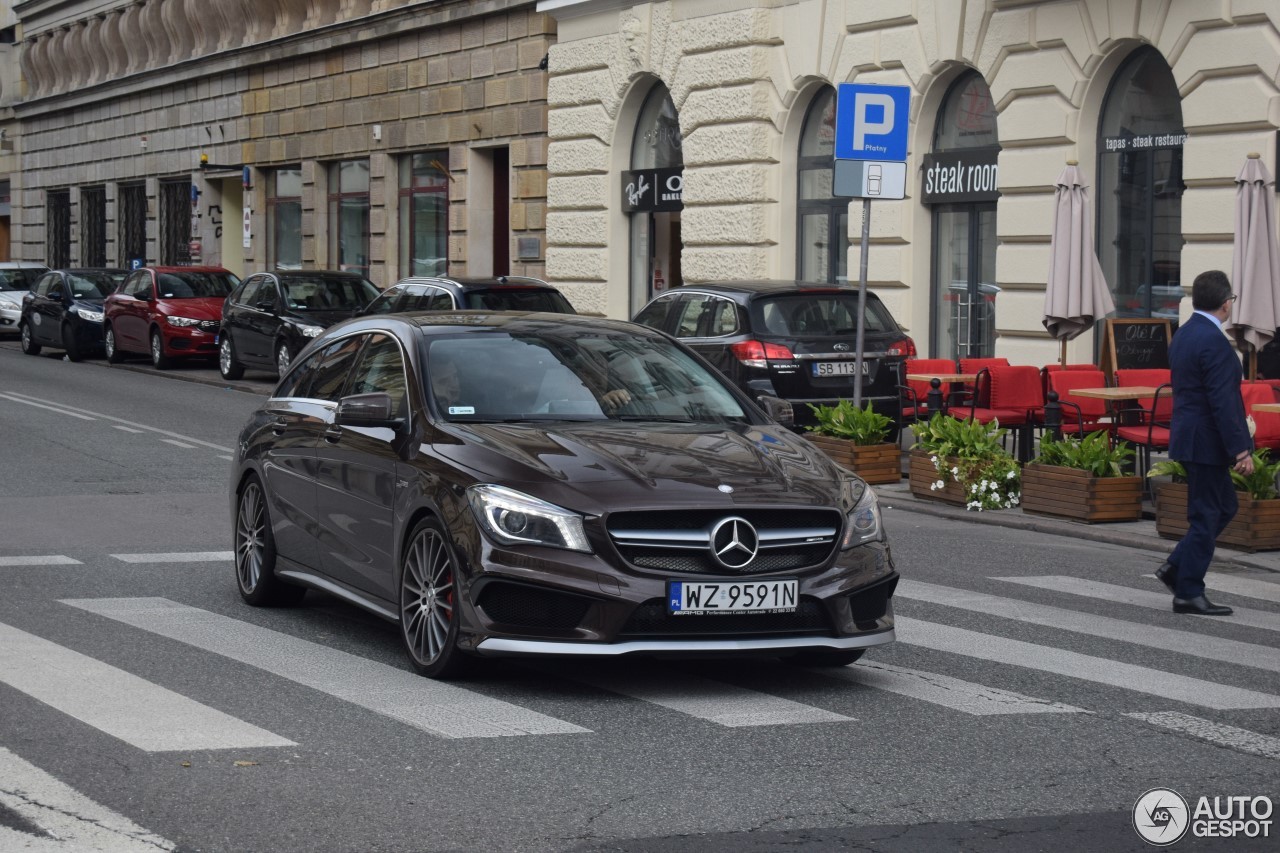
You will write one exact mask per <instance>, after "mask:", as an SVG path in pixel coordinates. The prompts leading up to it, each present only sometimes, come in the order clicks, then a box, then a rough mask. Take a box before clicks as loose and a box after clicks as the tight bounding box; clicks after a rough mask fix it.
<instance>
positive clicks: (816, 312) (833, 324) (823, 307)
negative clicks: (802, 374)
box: [751, 292, 897, 338]
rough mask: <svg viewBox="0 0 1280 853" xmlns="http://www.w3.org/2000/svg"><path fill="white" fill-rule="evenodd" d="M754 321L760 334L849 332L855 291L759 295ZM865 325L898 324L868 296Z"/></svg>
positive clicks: (853, 325)
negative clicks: (761, 296) (760, 296)
mask: <svg viewBox="0 0 1280 853" xmlns="http://www.w3.org/2000/svg"><path fill="white" fill-rule="evenodd" d="M751 310H752V314H753V315H754V316H753V318H752V322H753V325H754V326H755V327H756V328H757V329H759V330H760V332H761V333H762V334H766V335H778V336H779V337H788V338H813V337H826V336H835V335H852V334H854V333H855V332H856V331H857V321H856V320H855V319H854V318H856V317H857V316H858V294H856V293H818V292H814V293H796V294H789V295H787V296H778V297H774V298H770V299H758V300H756V302H755V303H754V304H753V305H752V309H751ZM864 316H865V317H866V320H865V325H864V327H863V328H864V329H865V331H867V332H871V333H875V332H886V331H896V329H897V324H896V323H894V321H893V318H892V317H890V316H889V312H888V310H886V309H885V307H884V306H883V305H882V304H880V300H878V299H874V298H872V297H871V296H870V295H868V297H867V310H866V312H865V314H864Z"/></svg>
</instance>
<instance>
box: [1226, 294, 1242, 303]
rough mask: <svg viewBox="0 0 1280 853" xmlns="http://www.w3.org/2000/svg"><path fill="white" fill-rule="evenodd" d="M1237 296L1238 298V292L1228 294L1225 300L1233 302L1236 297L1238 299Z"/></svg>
mask: <svg viewBox="0 0 1280 853" xmlns="http://www.w3.org/2000/svg"><path fill="white" fill-rule="evenodd" d="M1239 298H1240V294H1238V293H1233V294H1231V295H1230V296H1228V297H1227V301H1228V302H1235V301H1236V300H1237V299H1239Z"/></svg>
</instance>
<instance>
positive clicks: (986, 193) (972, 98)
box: [921, 71, 1000, 358]
mask: <svg viewBox="0 0 1280 853" xmlns="http://www.w3.org/2000/svg"><path fill="white" fill-rule="evenodd" d="M999 154H1000V136H999V134H998V133H997V131H996V108H995V104H993V103H992V102H991V90H990V89H989V88H987V81H986V80H983V79H982V75H981V74H979V73H978V72H976V71H969V72H966V73H965V74H963V75H961V76H960V77H959V78H958V79H957V80H956V81H955V82H954V83H952V84H951V87H950V88H949V89H947V93H946V94H945V95H944V96H943V98H942V106H941V107H940V108H939V109H938V120H937V123H936V124H935V125H934V129H933V146H932V150H931V151H930V152H929V153H928V154H926V155H925V158H924V170H923V171H924V188H923V193H922V196H921V198H922V200H923V201H924V203H925V204H928V205H930V206H931V207H932V211H933V264H932V267H933V295H932V296H931V298H930V302H931V303H932V315H933V316H932V322H931V323H930V335H929V338H930V346H929V350H930V352H931V353H932V354H933V355H934V357H936V358H984V357H989V356H992V355H994V354H995V352H994V350H995V306H996V303H995V297H996V294H997V293H998V292H999V288H998V287H996V285H995V278H996V199H997V198H999V195H1000V193H999V191H998V190H997V186H998V185H999V181H998V177H999V176H998V172H997V168H998V158H999Z"/></svg>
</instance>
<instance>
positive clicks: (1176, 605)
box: [1173, 595, 1233, 616]
mask: <svg viewBox="0 0 1280 853" xmlns="http://www.w3.org/2000/svg"><path fill="white" fill-rule="evenodd" d="M1173 612H1174V613H1197V614H1199V615H1201V616H1230V615H1231V614H1232V612H1233V611H1232V610H1231V608H1230V607H1227V606H1226V605H1224V604H1214V603H1213V602H1212V601H1210V600H1209V599H1207V598H1205V597H1204V596H1203V595H1197V596H1196V597H1195V598H1174V600H1173Z"/></svg>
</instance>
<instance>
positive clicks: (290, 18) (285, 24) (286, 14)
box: [271, 0, 307, 38]
mask: <svg viewBox="0 0 1280 853" xmlns="http://www.w3.org/2000/svg"><path fill="white" fill-rule="evenodd" d="M275 6H276V21H275V27H274V28H273V29H272V30H271V38H280V37H281V36H287V35H292V34H293V33H296V32H298V31H299V30H301V29H302V24H303V22H304V21H305V20H306V19H307V0H276V4H275Z"/></svg>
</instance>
